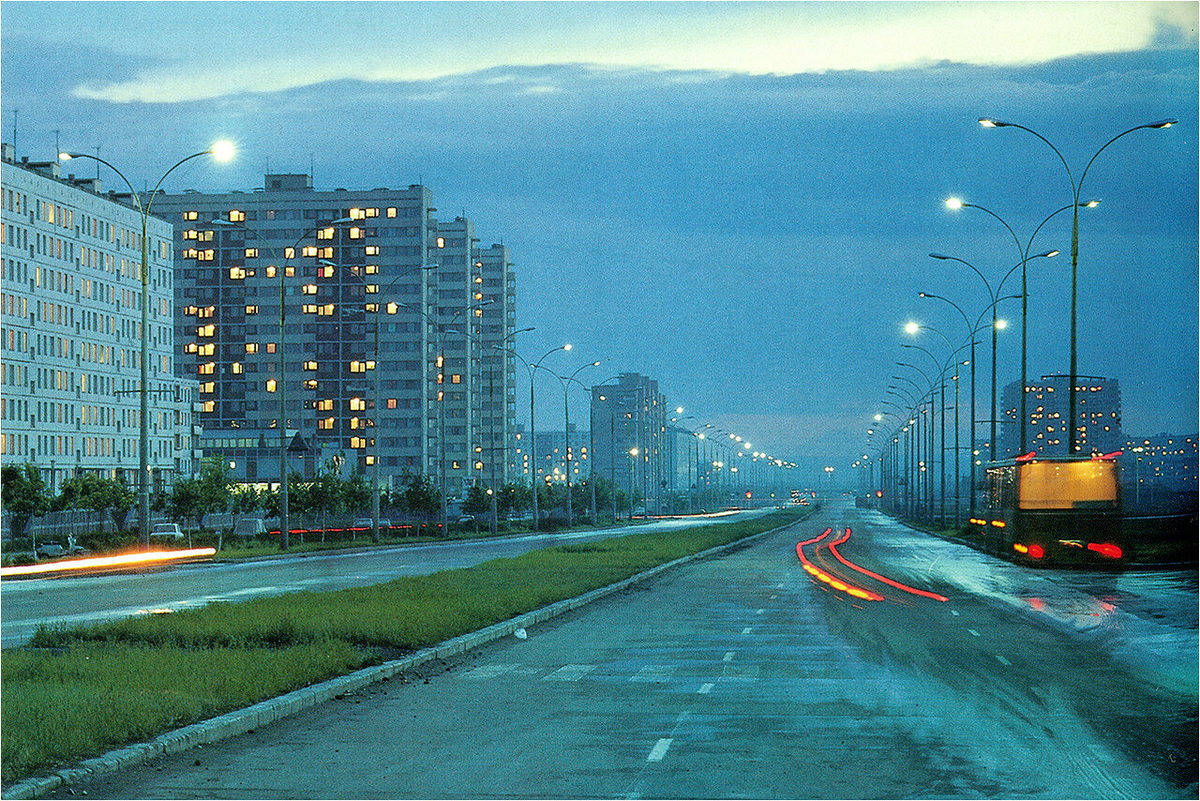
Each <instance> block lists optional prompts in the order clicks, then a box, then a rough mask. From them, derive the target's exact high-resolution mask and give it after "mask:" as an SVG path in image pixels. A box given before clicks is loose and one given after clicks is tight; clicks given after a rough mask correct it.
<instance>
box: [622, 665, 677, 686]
mask: <svg viewBox="0 0 1200 801" xmlns="http://www.w3.org/2000/svg"><path fill="white" fill-rule="evenodd" d="M674 673H675V666H674V665H646V666H645V667H643V668H642V669H641V670H639V671H638V674H637V675H636V676H630V677H629V680H630V681H637V682H646V683H656V684H663V683H665V682H667V681H670V680H671V676H672V675H674Z"/></svg>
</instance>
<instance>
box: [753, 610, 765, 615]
mask: <svg viewBox="0 0 1200 801" xmlns="http://www.w3.org/2000/svg"><path fill="white" fill-rule="evenodd" d="M765 611H767V610H766V609H759V610H757V611H756V612H755V613H754V614H756V615H761V614H762V613H763V612H765Z"/></svg>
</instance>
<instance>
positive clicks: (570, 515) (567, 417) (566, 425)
mask: <svg viewBox="0 0 1200 801" xmlns="http://www.w3.org/2000/svg"><path fill="white" fill-rule="evenodd" d="M599 366H600V362H599V361H594V362H592V363H591V364H585V365H583V366H582V367H580V368H579V369H578V370H576V371H575V372H573V373H571V375H569V376H566V377H563V376H561V375H559V374H558V373H556V372H554V371H553V370H551V369H549V368H546V367H543V368H542V369H543V370H545V371H546V372H548V373H549V374H550V375H552V376H554V377H555V378H557V379H558V381H559V383H560V384H562V391H563V438H564V440H565V441H566V448H567V449H566V453H565V454H564V455H565V456H566V459H567V528H571V526H573V525H574V524H575V511H574V509H573V508H572V506H571V461H572V460H571V404H570V403H569V402H568V396H567V389H568V388H569V387H570V384H571V382H572V381H574V382H575V383H576V384H579V386H581V387H582V386H583V384H582V383H580V382H579V380H578V379H577V378H576V376H577V375H579V373H580V372H582V371H583V370H586V369H587V368H589V367H599ZM588 427H589V428H590V427H591V425H590V424H589V426H588ZM592 458H595V454H593V456H592Z"/></svg>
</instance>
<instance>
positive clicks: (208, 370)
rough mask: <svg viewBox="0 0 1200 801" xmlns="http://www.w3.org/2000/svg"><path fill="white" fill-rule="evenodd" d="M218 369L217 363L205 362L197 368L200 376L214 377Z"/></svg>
mask: <svg viewBox="0 0 1200 801" xmlns="http://www.w3.org/2000/svg"><path fill="white" fill-rule="evenodd" d="M216 369H217V363H216V362H205V363H204V364H202V365H200V366H199V367H197V368H196V370H197V371H198V372H199V373H200V375H212V374H213V373H214V372H215V371H216Z"/></svg>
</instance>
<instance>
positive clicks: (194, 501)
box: [166, 478, 204, 527]
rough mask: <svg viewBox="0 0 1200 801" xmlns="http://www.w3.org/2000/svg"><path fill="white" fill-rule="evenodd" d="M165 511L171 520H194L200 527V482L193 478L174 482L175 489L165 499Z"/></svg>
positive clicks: (201, 514)
mask: <svg viewBox="0 0 1200 801" xmlns="http://www.w3.org/2000/svg"><path fill="white" fill-rule="evenodd" d="M166 511H167V514H168V515H170V516H171V519H172V520H192V519H195V521H196V526H197V527H199V526H200V518H201V517H202V516H203V515H204V511H203V509H202V508H201V501H200V482H199V481H197V480H196V479H194V478H181V479H179V480H178V481H176V482H175V488H174V489H172V490H171V494H170V495H168V496H167V498H166Z"/></svg>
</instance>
